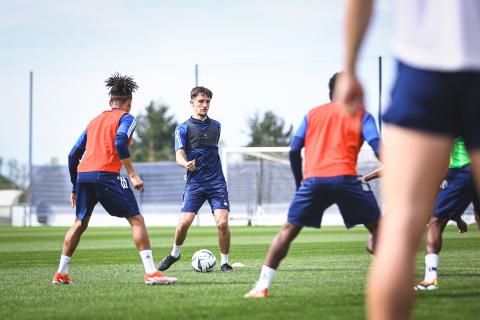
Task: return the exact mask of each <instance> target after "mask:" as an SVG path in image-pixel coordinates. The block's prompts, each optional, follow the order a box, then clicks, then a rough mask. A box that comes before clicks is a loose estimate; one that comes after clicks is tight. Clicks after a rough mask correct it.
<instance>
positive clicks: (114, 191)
mask: <svg viewBox="0 0 480 320" xmlns="http://www.w3.org/2000/svg"><path fill="white" fill-rule="evenodd" d="M76 202H77V203H76V207H77V209H76V213H77V218H78V219H80V220H83V219H85V217H87V216H89V215H91V214H92V212H93V208H94V207H95V205H96V204H97V203H98V202H100V204H101V205H102V206H103V207H104V208H105V210H106V211H107V212H108V213H109V214H110V215H112V216H116V217H121V218H127V217H131V216H134V215H137V214H140V210H139V209H138V205H137V200H136V199H135V196H134V195H133V191H132V189H131V188H130V184H129V183H128V180H127V179H126V178H124V177H121V176H119V175H114V176H111V177H109V178H104V179H102V180H100V181H77V190H76Z"/></svg>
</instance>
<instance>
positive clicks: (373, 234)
mask: <svg viewBox="0 0 480 320" xmlns="http://www.w3.org/2000/svg"><path fill="white" fill-rule="evenodd" d="M364 226H365V228H367V230H368V231H369V232H370V234H369V235H368V239H367V242H366V244H365V249H366V250H367V251H368V253H371V254H374V253H375V248H376V246H377V239H378V222H370V223H365V224H364Z"/></svg>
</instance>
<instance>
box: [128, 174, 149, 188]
mask: <svg viewBox="0 0 480 320" xmlns="http://www.w3.org/2000/svg"><path fill="white" fill-rule="evenodd" d="M130 181H132V185H133V188H134V189H137V190H138V191H140V192H143V190H144V189H145V188H144V184H143V181H142V179H140V177H139V176H137V175H134V176H130Z"/></svg>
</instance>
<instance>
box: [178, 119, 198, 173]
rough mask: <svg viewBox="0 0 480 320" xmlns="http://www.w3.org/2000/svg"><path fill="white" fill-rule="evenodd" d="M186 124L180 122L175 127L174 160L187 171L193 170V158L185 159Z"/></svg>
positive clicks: (194, 167)
mask: <svg viewBox="0 0 480 320" xmlns="http://www.w3.org/2000/svg"><path fill="white" fill-rule="evenodd" d="M187 128H188V127H187V126H185V125H183V124H181V125H179V126H178V127H177V128H176V129H175V161H176V162H177V164H178V165H179V166H180V167H182V168H185V169H187V170H188V171H189V172H193V171H195V169H197V167H196V166H195V159H193V160H190V161H187V154H186V153H185V146H186V145H187Z"/></svg>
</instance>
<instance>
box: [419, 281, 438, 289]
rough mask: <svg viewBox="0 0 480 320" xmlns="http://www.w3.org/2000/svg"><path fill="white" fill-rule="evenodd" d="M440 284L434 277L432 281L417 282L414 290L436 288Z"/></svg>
mask: <svg viewBox="0 0 480 320" xmlns="http://www.w3.org/2000/svg"><path fill="white" fill-rule="evenodd" d="M439 287H440V286H439V285H438V280H437V279H435V280H433V281H422V282H420V283H419V284H417V285H416V286H415V287H414V289H415V290H436V289H438V288H439Z"/></svg>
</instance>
